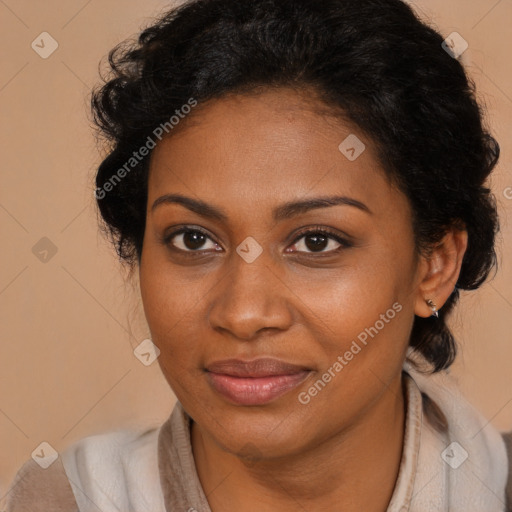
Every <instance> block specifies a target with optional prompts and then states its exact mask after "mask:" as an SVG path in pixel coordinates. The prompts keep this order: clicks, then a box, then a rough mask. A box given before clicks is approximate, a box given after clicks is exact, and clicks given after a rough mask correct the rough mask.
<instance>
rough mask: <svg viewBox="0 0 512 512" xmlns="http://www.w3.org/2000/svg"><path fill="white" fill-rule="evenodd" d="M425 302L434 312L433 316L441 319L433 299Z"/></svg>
mask: <svg viewBox="0 0 512 512" xmlns="http://www.w3.org/2000/svg"><path fill="white" fill-rule="evenodd" d="M425 302H426V303H427V306H428V307H429V308H430V309H431V310H432V315H431V316H435V317H436V318H439V312H438V309H437V306H436V303H435V302H434V301H433V300H432V299H427V300H425Z"/></svg>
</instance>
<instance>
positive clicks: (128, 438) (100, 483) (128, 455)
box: [62, 428, 162, 512]
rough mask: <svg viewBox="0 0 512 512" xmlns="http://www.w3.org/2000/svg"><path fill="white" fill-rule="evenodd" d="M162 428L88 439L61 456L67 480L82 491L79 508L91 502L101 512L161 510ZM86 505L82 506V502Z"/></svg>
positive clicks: (82, 440) (78, 493) (76, 493)
mask: <svg viewBox="0 0 512 512" xmlns="http://www.w3.org/2000/svg"><path fill="white" fill-rule="evenodd" d="M159 430H160V429H159V428H152V429H149V430H145V431H134V430H119V431H114V432H108V433H105V434H99V435H94V436H89V437H86V438H83V439H81V440H80V441H78V442H76V443H75V444H73V445H72V446H71V447H69V448H68V449H67V450H66V451H65V452H64V453H63V454H62V462H63V465H64V469H65V471H66V474H67V476H68V479H69V480H70V481H71V482H73V483H74V484H76V485H74V487H75V486H76V488H77V489H79V492H75V497H76V500H77V503H78V506H79V508H80V509H81V508H82V506H83V507H84V508H85V507H86V505H87V501H88V500H92V501H93V502H94V503H95V504H96V505H97V506H98V507H99V508H100V510H112V506H114V507H117V508H114V510H139V509H140V510H145V509H147V507H148V505H149V504H150V505H151V509H152V510H154V511H155V512H157V511H158V510H160V509H161V496H162V491H161V487H160V477H159V468H158V434H159ZM82 502H83V503H82Z"/></svg>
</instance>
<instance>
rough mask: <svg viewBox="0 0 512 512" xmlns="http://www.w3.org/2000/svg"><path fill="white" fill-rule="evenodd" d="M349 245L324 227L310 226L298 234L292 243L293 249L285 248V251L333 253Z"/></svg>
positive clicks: (349, 245) (349, 244)
mask: <svg viewBox="0 0 512 512" xmlns="http://www.w3.org/2000/svg"><path fill="white" fill-rule="evenodd" d="M351 246H352V244H351V243H350V242H348V241H347V240H345V239H344V238H342V237H341V236H339V235H338V234H337V233H334V232H332V231H330V230H328V229H326V228H310V229H307V230H303V231H301V232H300V233H299V234H298V236H297V237H296V238H295V241H294V242H293V245H292V248H295V249H294V250H293V251H289V250H288V249H287V252H305V253H309V254H314V253H335V252H338V251H340V250H342V249H344V248H347V247H351Z"/></svg>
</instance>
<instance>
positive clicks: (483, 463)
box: [7, 367, 512, 512]
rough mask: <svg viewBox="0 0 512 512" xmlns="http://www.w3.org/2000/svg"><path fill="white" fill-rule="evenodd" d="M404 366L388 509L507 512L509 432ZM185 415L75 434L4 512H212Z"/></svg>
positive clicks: (22, 482)
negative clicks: (148, 426) (398, 452)
mask: <svg viewBox="0 0 512 512" xmlns="http://www.w3.org/2000/svg"><path fill="white" fill-rule="evenodd" d="M406 371H407V373H404V379H405V382H406V390H407V394H406V395H407V396H406V404H407V413H406V426H405V437H404V450H403V455H402V461H401V465H400V470H399V475H398V479H397V482H396V485H395V490H394V493H393V496H392V499H391V501H390V503H389V506H388V508H387V512H405V511H410V512H430V511H432V512H433V511H436V512H438V511H450V512H493V511H497V512H503V511H507V512H508V511H512V477H511V474H512V472H511V471H510V470H509V468H508V465H509V464H508V460H512V432H510V433H508V434H504V435H503V438H502V436H501V435H500V434H499V433H497V432H496V431H495V430H494V429H493V428H492V427H491V426H490V424H489V423H488V422H486V421H485V419H483V418H482V417H481V416H480V415H479V414H478V413H477V412H476V411H474V409H472V408H471V407H470V406H469V405H468V404H467V403H466V402H465V401H464V399H463V398H462V397H461V396H460V395H458V394H457V392H456V391H455V388H454V387H453V385H452V384H451V383H450V382H449V381H450V379H449V377H448V376H446V375H439V374H436V375H438V376H436V377H435V378H434V379H433V377H432V376H424V375H420V374H418V373H415V371H414V370H413V369H412V368H411V367H407V368H406ZM190 422H191V419H190V417H189V416H188V415H187V413H186V412H185V411H184V409H183V407H182V406H181V404H180V403H179V402H177V403H176V405H175V407H174V409H173V411H172V414H171V416H170V417H169V419H168V420H167V421H166V422H165V423H164V424H163V425H162V426H161V427H160V428H157V429H152V430H149V431H146V432H143V433H138V434H137V433H134V432H129V431H119V432H110V433H107V434H102V435H98V436H91V437H88V438H85V439H82V440H81V441H79V442H78V443H76V444H74V445H73V446H71V447H70V448H69V449H68V450H66V451H65V452H64V453H63V454H61V456H60V457H59V459H57V461H56V462H54V463H53V464H52V465H51V466H50V467H49V468H47V469H42V468H40V467H39V466H38V465H37V464H36V463H35V462H34V461H32V460H30V461H29V462H27V463H26V464H25V465H24V466H23V467H22V468H21V469H20V471H19V472H18V474H17V476H16V479H15V480H14V482H13V484H12V486H11V490H10V494H9V499H8V505H7V512H28V511H30V512H39V511H41V512H42V511H45V512H48V511H50V510H51V511H52V512H77V511H79V512H93V511H94V512H98V511H101V512H114V511H115V512H177V511H180V512H211V510H210V507H209V505H208V501H207V498H206V496H205V494H204V491H203V489H202V487H201V484H200V481H199V478H198V475H197V472H196V468H195V464H194V459H193V455H192V449H191V444H190ZM503 439H504V440H505V442H503ZM454 443H456V444H454ZM505 446H506V447H507V448H505ZM506 449H507V450H508V460H507V455H506ZM507 500H508V507H506V505H505V502H506V501H507Z"/></svg>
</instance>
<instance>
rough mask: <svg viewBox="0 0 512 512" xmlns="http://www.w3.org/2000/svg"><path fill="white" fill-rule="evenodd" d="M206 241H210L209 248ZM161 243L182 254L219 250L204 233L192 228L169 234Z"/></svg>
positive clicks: (184, 228) (183, 228)
mask: <svg viewBox="0 0 512 512" xmlns="http://www.w3.org/2000/svg"><path fill="white" fill-rule="evenodd" d="M208 241H210V246H209V247H208ZM163 242H164V243H165V244H166V245H168V246H170V247H172V248H175V249H178V250H181V251H184V252H200V251H207V250H211V249H213V250H215V251H218V250H219V249H220V246H219V245H218V244H217V243H216V242H214V241H213V240H212V239H211V237H210V236H209V235H207V234H206V233H205V232H204V231H202V230H200V229H197V228H192V227H182V228H180V229H177V230H176V231H173V232H172V233H169V234H168V235H166V236H165V237H164V239H163Z"/></svg>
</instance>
